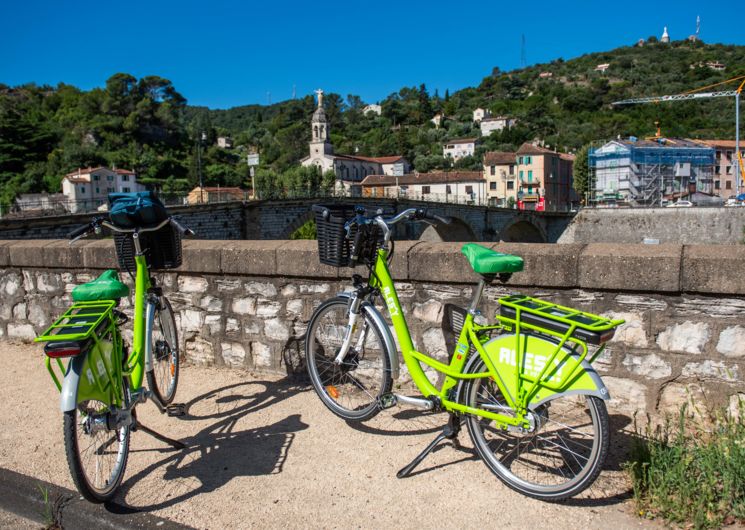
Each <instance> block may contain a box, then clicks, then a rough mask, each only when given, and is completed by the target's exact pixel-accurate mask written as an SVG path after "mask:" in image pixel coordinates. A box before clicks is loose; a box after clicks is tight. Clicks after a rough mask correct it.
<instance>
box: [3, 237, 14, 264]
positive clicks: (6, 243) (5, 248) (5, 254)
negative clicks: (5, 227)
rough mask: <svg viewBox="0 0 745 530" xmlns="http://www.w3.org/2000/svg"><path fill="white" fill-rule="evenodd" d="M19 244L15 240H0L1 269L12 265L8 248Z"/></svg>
mask: <svg viewBox="0 0 745 530" xmlns="http://www.w3.org/2000/svg"><path fill="white" fill-rule="evenodd" d="M15 243H17V241H15V240H11V239H7V240H4V241H3V240H0V267H7V266H8V265H10V251H9V250H8V247H10V246H11V245H13V244H15Z"/></svg>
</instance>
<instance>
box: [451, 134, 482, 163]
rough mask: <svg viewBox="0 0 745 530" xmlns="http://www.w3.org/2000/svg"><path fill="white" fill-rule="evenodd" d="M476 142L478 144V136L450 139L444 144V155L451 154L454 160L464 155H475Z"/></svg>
mask: <svg viewBox="0 0 745 530" xmlns="http://www.w3.org/2000/svg"><path fill="white" fill-rule="evenodd" d="M476 144H478V138H460V139H457V140H450V141H448V142H446V143H444V144H443V145H442V156H445V157H448V156H449V157H450V158H452V159H453V162H457V161H458V160H459V159H461V158H463V157H464V156H473V154H474V153H475V152H476Z"/></svg>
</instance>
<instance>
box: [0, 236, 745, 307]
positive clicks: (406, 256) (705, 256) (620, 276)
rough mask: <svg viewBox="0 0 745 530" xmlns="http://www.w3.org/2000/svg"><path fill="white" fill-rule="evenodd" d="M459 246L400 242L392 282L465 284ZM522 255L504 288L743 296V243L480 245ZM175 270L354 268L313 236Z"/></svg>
mask: <svg viewBox="0 0 745 530" xmlns="http://www.w3.org/2000/svg"><path fill="white" fill-rule="evenodd" d="M462 245H463V243H445V242H443V243H433V242H423V241H400V242H397V243H396V251H395V254H394V256H393V261H392V265H391V270H392V275H393V277H394V279H395V280H398V281H409V280H416V281H423V282H438V283H464V284H472V283H474V281H476V280H477V278H478V276H477V275H476V274H474V273H473V271H472V270H471V269H470V267H469V266H468V265H467V262H466V260H465V258H464V257H463V256H462V255H461V252H460V248H461V246H462ZM484 245H485V246H487V247H490V248H493V249H494V250H496V251H498V252H504V253H510V254H516V255H519V256H522V257H523V258H524V259H525V270H524V271H522V272H519V273H515V274H514V276H513V278H512V280H511V281H510V285H514V286H539V287H555V288H568V289H571V288H582V289H600V290H616V291H644V292H669V293H676V292H690V293H704V294H727V295H743V294H745V275H742V273H741V271H742V270H744V269H745V247H732V246H721V245H677V244H662V245H643V244H615V243H593V244H588V245H582V244H566V245H563V244H562V245H559V244H540V243H486V244H484ZM81 266H82V267H84V268H87V269H107V268H116V267H117V261H116V252H115V249H114V244H113V240H112V239H101V240H91V241H84V242H80V243H78V244H76V245H74V246H72V247H71V246H69V245H68V241H67V240H38V239H37V240H7V241H2V240H0V267H18V268H21V267H34V268H52V269H53V268H57V269H59V268H68V269H69V268H73V269H74V268H81ZM176 272H181V273H191V272H193V273H211V274H235V275H245V276H283V277H298V278H324V279H331V278H346V277H349V276H351V273H352V272H354V271H352V270H351V269H348V268H342V269H336V268H334V267H329V266H327V265H321V264H320V263H319V261H318V251H317V247H316V242H315V241H307V240H297V241H284V240H254V241H239V240H230V241H219V240H186V241H184V244H183V264H182V266H181V267H180V268H179V269H177V270H176Z"/></svg>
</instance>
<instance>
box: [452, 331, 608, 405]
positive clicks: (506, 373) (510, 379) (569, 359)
mask: <svg viewBox="0 0 745 530" xmlns="http://www.w3.org/2000/svg"><path fill="white" fill-rule="evenodd" d="M520 340H521V341H522V344H521V345H520V351H521V352H523V353H522V354H521V359H520V366H521V369H522V372H523V374H524V375H526V376H529V377H533V378H535V377H538V375H540V372H541V371H542V370H543V368H544V367H545V366H546V364H547V363H548V362H549V360H550V358H551V356H552V355H553V353H554V352H555V351H556V347H557V346H558V342H555V341H553V340H551V339H549V338H546V337H539V336H537V335H534V334H528V333H526V334H521V339H520ZM516 345H517V340H516V337H515V335H514V334H505V335H500V336H498V337H495V338H494V339H492V340H490V341H488V342H487V343H486V344H484V350H485V351H486V354H487V355H488V356H489V359H490V360H491V362H492V363H493V364H494V366H495V368H496V369H497V377H499V379H500V382H501V383H502V385H503V386H504V387H505V389H506V391H507V392H508V393H509V394H510V395H511V397H512V398H513V399H514V398H515V397H516V396H517V395H518V391H517V389H516V384H517V382H516V380H515V379H516V378H515V369H516V364H517V358H516V354H515V347H516ZM478 358H479V356H478V355H474V356H473V357H472V358H471V360H470V361H469V367H470V365H471V364H472V363H474V362H476V361H477V360H478ZM579 358H580V355H579V354H578V353H577V352H576V351H574V350H573V349H571V348H569V347H567V346H566V345H565V346H564V347H562V348H561V350H560V351H559V353H558V354H557V356H556V358H555V359H554V360H553V364H554V368H553V370H552V369H549V371H548V373H547V374H546V375H548V376H550V377H548V378H547V379H548V382H550V383H551V384H553V385H558V386H561V390H559V391H557V390H552V389H550V388H548V387H546V386H544V385H540V386H539V389H538V391H537V392H536V393H535V395H534V396H533V397H532V398H531V400H530V403H528V407H529V408H531V409H533V408H535V407H538V406H540V405H541V404H543V403H546V402H547V401H550V400H552V399H555V398H557V397H560V396H567V395H588V396H595V397H598V398H600V399H604V400H607V399H610V393H609V392H608V389H607V388H606V386H605V384H604V383H603V380H602V379H601V378H600V376H599V375H598V373H597V372H596V371H595V369H594V368H593V367H592V365H591V364H590V363H589V362H587V360H586V359H585V360H582V361H581V362H579ZM578 362H579V368H577V370H576V372H575V373H574V374H573V375H572V371H573V370H574V368H575V367H576V366H577V363H578ZM467 370H468V368H466V371H467ZM568 376H571V379H569V380H566V379H565V378H566V377H568ZM544 377H545V376H544ZM522 384H523V389H529V388H530V387H531V386H532V385H533V383H532V382H529V381H524V382H523V383H522Z"/></svg>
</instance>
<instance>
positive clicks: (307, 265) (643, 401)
mask: <svg viewBox="0 0 745 530" xmlns="http://www.w3.org/2000/svg"><path fill="white" fill-rule="evenodd" d="M491 246H492V247H493V248H495V249H497V250H499V251H502V252H508V253H513V254H518V255H521V256H522V257H523V258H524V259H525V271H524V272H521V273H517V274H515V275H514V277H513V279H512V281H511V282H510V284H509V285H508V286H492V287H489V288H488V289H487V291H486V296H485V301H484V303H483V304H482V310H483V314H484V315H486V316H492V315H493V314H494V311H495V310H496V308H497V307H498V304H497V299H498V298H499V297H500V296H502V295H504V294H507V293H511V292H521V293H526V294H530V295H533V296H539V297H542V298H545V299H548V300H551V301H554V302H557V303H560V304H563V305H569V306H573V307H577V308H579V309H584V310H587V311H591V312H595V313H602V314H605V315H609V316H613V317H619V318H624V319H625V320H626V324H625V325H624V326H623V327H622V328H621V329H620V330H619V332H618V333H617V334H616V337H615V338H614V339H613V341H612V342H611V343H610V345H609V347H608V349H607V352H606V354H604V356H603V357H602V358H601V359H599V360H598V361H597V362H596V366H597V368H598V370H599V371H600V372H601V374H602V375H603V378H604V380H605V381H606V384H607V385H608V387H609V389H610V391H611V395H612V396H613V401H612V406H613V407H614V409H615V410H618V411H621V412H625V413H627V414H630V415H631V414H633V413H634V412H648V413H652V414H654V413H656V412H659V411H664V410H673V409H675V408H676V407H677V406H678V405H679V404H680V403H682V402H684V401H686V400H689V399H693V400H694V401H695V403H696V406H697V407H703V406H706V407H708V406H714V405H728V404H730V403H732V404H734V403H736V400H737V399H738V396H741V397H743V398H745V384H743V381H744V380H745V325H743V324H741V321H742V318H743V316H745V276H743V275H742V274H741V271H742V270H743V268H744V266H745V248H739V247H722V246H682V245H654V246H649V245H604V244H592V245H560V246H557V245H550V244H546V245H538V244H519V243H511V244H505V243H503V244H491ZM459 248H460V245H459V244H454V243H425V242H399V243H398V244H397V250H396V254H395V256H394V259H393V263H392V273H393V275H394V277H395V279H396V280H397V285H398V289H399V292H400V296H401V301H402V304H403V306H404V309H405V311H406V314H407V315H408V316H409V318H410V320H409V324H410V327H411V329H412V334H413V336H414V339H415V343H416V344H417V345H418V347H419V348H420V349H422V350H424V351H427V352H430V353H433V354H435V355H437V356H440V357H442V356H444V355H445V346H444V341H443V337H442V332H441V330H440V322H441V318H442V312H443V305H444V304H445V303H456V304H458V305H461V306H466V305H467V304H468V301H469V299H470V296H471V294H472V288H473V287H472V286H473V283H474V279H475V275H474V274H473V273H472V272H471V271H470V269H469V267H468V265H467V262H466V260H465V258H464V257H463V256H462V255H461V254H460V252H459ZM725 251H726V252H725ZM114 266H115V253H114V248H113V245H112V244H111V242H110V241H108V240H101V241H88V242H85V243H83V244H81V245H80V246H76V247H69V246H68V244H67V242H66V241H54V240H50V241H38V240H37V241H3V242H0V296H2V298H1V300H0V337H5V338H11V339H20V340H31V339H33V337H34V336H35V334H36V333H37V332H40V331H42V330H43V329H44V328H45V327H46V326H47V325H48V324H49V323H50V321H51V319H52V318H53V316H55V315H57V314H59V313H60V312H61V311H62V310H64V309H65V308H66V307H67V304H68V303H69V293H70V291H71V290H72V288H73V287H74V286H75V285H76V284H77V283H81V282H86V281H89V280H91V279H93V278H94V277H95V275H96V274H98V273H100V272H101V270H102V269H105V268H110V267H114ZM349 272H350V271H349V270H337V269H335V268H331V267H327V266H323V265H320V264H319V262H318V259H317V253H316V248H315V242H313V241H229V242H228V241H187V242H185V245H184V264H183V266H182V267H181V269H180V270H176V271H173V272H169V273H165V274H161V275H160V276H161V281H162V283H163V285H164V287H165V289H166V292H167V294H168V297H169V299H170V300H171V301H172V303H173V306H174V309H175V310H176V312H177V321H178V326H179V330H180V340H181V343H182V348H183V351H184V352H185V356H186V359H187V360H188V361H189V362H191V363H195V364H205V365H216V366H221V367H226V368H250V369H256V370H271V371H275V372H292V371H293V370H295V369H297V367H298V366H299V365H300V364H302V363H301V359H300V354H301V352H302V337H303V333H304V331H305V327H306V324H307V321H308V319H309V317H310V315H311V313H312V311H313V309H314V308H315V307H316V306H317V305H318V304H319V303H320V302H321V301H322V300H324V299H326V298H328V297H330V296H333V295H334V294H335V293H337V292H340V291H342V290H344V289H346V288H347V286H348V283H349V282H348V280H347V278H348V276H349ZM122 276H123V277H124V279H125V280H126V281H128V282H129V281H130V280H129V279H128V278H127V275H126V274H124V275H122ZM130 283H131V282H130ZM723 285H726V286H727V290H726V291H727V292H722V289H721V286H723ZM123 306H124V308H125V310H130V309H131V307H130V303H129V301H127V300H123ZM402 378H403V379H404V382H405V378H406V374H405V373H404V374H402ZM733 406H734V405H733Z"/></svg>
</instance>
